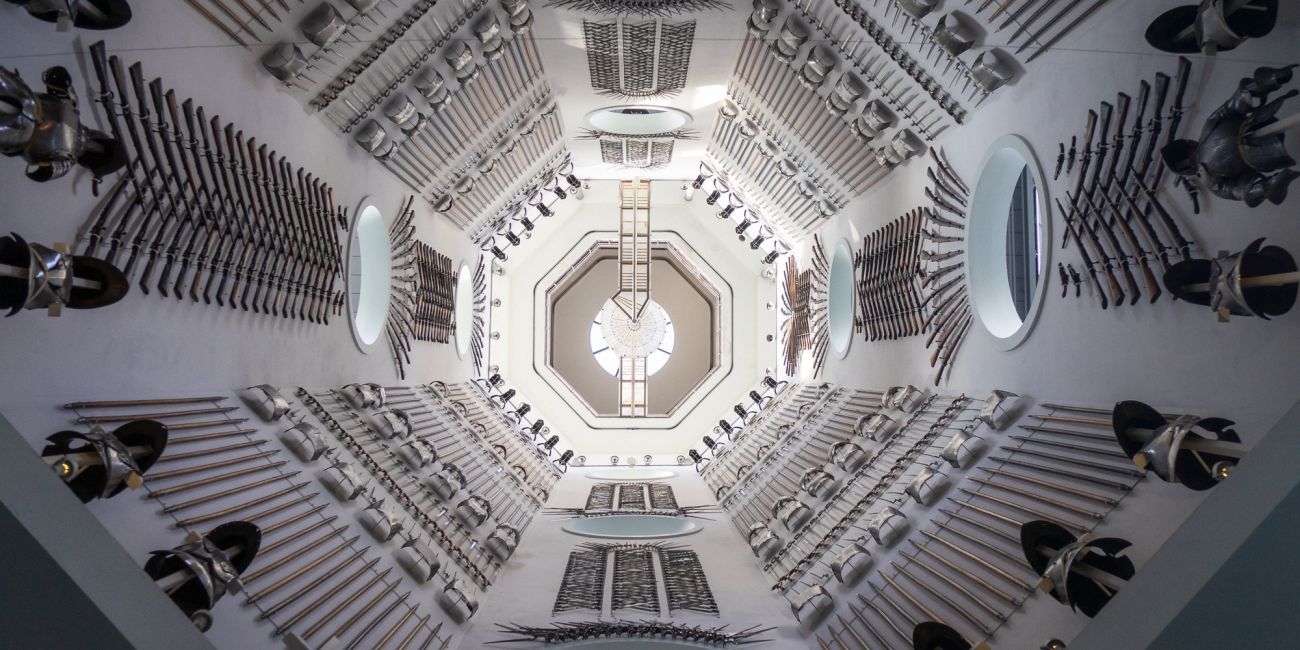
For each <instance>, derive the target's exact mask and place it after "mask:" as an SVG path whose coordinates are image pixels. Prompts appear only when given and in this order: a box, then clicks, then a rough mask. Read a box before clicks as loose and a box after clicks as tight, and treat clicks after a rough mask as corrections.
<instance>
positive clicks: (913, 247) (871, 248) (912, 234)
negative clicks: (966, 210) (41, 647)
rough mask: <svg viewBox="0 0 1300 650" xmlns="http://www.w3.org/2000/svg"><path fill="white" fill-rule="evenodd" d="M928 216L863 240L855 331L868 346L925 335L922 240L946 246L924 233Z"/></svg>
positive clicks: (856, 259)
mask: <svg viewBox="0 0 1300 650" xmlns="http://www.w3.org/2000/svg"><path fill="white" fill-rule="evenodd" d="M928 214H929V213H928V212H926V211H923V210H913V211H911V212H909V213H908V214H905V215H903V216H901V217H898V218H897V219H895V220H893V221H891V222H889V223H888V224H886V225H885V226H884V227H882V228H880V229H878V230H876V231H875V232H873V233H871V234H869V235H867V236H866V237H863V238H862V248H861V249H860V250H858V251H857V252H856V253H854V256H853V267H854V269H855V270H856V271H857V278H856V279H855V280H856V281H855V283H854V284H855V285H856V291H857V296H858V299H857V303H858V315H857V318H855V319H854V320H855V323H854V326H855V328H856V329H857V330H858V331H860V332H862V334H863V336H864V337H865V338H866V340H868V341H884V340H891V339H898V338H903V337H905V336H914V335H916V334H920V333H921V331H922V328H921V307H922V300H921V291H920V286H919V283H918V281H917V274H918V271H919V270H920V262H919V260H920V257H919V255H920V251H921V250H922V248H921V244H922V242H923V240H925V239H930V240H931V241H941V239H937V238H936V237H937V236H934V235H932V233H930V232H929V231H927V230H926V229H925V222H926V220H927V216H928Z"/></svg>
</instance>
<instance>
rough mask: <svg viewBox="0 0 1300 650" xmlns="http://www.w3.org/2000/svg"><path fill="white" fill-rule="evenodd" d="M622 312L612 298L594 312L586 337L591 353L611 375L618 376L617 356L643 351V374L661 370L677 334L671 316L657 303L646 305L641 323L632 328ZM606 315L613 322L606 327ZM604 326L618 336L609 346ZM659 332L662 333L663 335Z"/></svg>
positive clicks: (669, 354)
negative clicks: (589, 331) (644, 369)
mask: <svg viewBox="0 0 1300 650" xmlns="http://www.w3.org/2000/svg"><path fill="white" fill-rule="evenodd" d="M611 307H612V309H611ZM613 310H619V311H617V312H615V311H613ZM621 314H622V312H621V310H620V308H619V307H618V306H617V305H614V303H613V301H612V300H611V301H606V303H605V306H604V308H602V309H601V310H600V311H599V312H596V317H595V318H593V319H591V333H590V337H589V338H590V341H591V356H592V357H594V358H595V359H596V363H597V364H599V365H600V367H601V368H602V369H603V370H604V371H605V372H607V373H609V374H610V376H612V377H618V373H619V359H620V358H622V356H623V354H627V353H636V354H640V353H645V358H646V376H647V377H649V376H652V375H654V374H655V373H656V372H659V371H660V370H661V369H663V367H664V365H666V364H667V363H668V359H669V358H670V357H672V356H673V345H674V343H675V342H676V339H677V335H676V333H675V331H674V329H673V321H672V319H671V318H670V317H669V316H668V312H666V311H664V309H663V307H660V306H659V303H656V302H651V303H649V304H648V305H646V307H645V310H644V311H643V312H642V316H641V318H640V323H639V324H637V325H636V326H635V329H634V328H632V326H631V325H630V323H629V322H627V320H628V319H626V318H623V317H621ZM609 318H614V319H615V320H616V322H615V323H610V324H609V325H608V326H607V325H606V323H605V321H606V320H607V319H609ZM607 329H610V330H611V331H613V332H614V336H616V337H617V339H618V340H616V341H615V342H614V345H613V346H611V345H610V342H609V340H608V337H607V336H606V334H605V332H606V330H607ZM642 332H644V334H643V333H642ZM659 332H662V337H661V336H660V334H659ZM620 341H621V342H620ZM621 353H622V354H621Z"/></svg>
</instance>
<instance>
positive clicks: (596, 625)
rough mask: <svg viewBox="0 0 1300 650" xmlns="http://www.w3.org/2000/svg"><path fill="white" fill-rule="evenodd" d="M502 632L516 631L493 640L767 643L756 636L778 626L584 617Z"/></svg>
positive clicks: (513, 626)
mask: <svg viewBox="0 0 1300 650" xmlns="http://www.w3.org/2000/svg"><path fill="white" fill-rule="evenodd" d="M497 627H499V628H501V633H502V634H507V635H512V636H507V637H506V638H503V639H499V640H497V641H491V642H490V643H566V642H568V641H580V640H588V639H599V638H610V639H620V640H621V639H656V640H658V639H674V640H680V641H686V642H690V643H702V644H708V645H719V646H728V645H748V644H750V643H764V642H766V641H768V639H758V638H755V637H757V636H758V635H760V634H763V633H765V632H770V631H772V630H774V629H776V628H771V627H768V628H761V629H760V628H758V627H757V626H754V627H749V628H745V629H743V630H737V631H735V632H727V631H724V629H725V628H726V626H725V625H724V626H720V627H714V628H706V627H701V626H699V625H684V624H681V623H669V622H661V621H633V622H626V621H616V622H600V621H580V622H574V623H552V624H551V625H548V626H545V627H543V626H533V625H518V624H513V623H512V624H509V625H507V624H502V623H497Z"/></svg>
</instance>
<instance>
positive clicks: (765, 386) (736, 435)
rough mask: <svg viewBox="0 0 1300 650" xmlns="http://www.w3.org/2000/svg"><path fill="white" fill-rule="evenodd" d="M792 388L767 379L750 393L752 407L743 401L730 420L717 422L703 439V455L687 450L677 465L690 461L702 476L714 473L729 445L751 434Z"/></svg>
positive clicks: (724, 415)
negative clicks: (760, 418) (753, 425)
mask: <svg viewBox="0 0 1300 650" xmlns="http://www.w3.org/2000/svg"><path fill="white" fill-rule="evenodd" d="M789 385H790V382H788V381H777V380H775V379H773V378H772V377H770V376H769V377H764V378H763V379H762V381H760V382H759V383H758V384H757V385H756V386H755V387H754V388H753V389H751V390H750V391H749V399H750V402H752V404H751V405H748V406H747V405H746V404H745V403H744V402H743V401H742V402H740V403H738V404H736V405H735V406H733V407H732V413H734V414H735V415H734V416H731V419H730V420H728V419H727V418H728V414H723V417H721V418H719V419H718V426H716V427H714V428H713V436H717V439H716V440H715V439H714V438H713V437H712V436H704V437H703V438H702V439H701V442H703V443H704V454H700V452H698V451H696V450H695V449H690V450H687V452H686V455H685V456H678V457H677V462H678V463H679V464H682V465H685V464H687V463H688V462H690V463H694V465H695V471H696V472H699V473H700V475H701V476H705V475H707V474H708V473H711V470H710V468H711V467H712V464H713V461H714V460H716V459H717V458H719V457H720V456H721V455H722V453H723V452H724V451H726V450H729V449H730V444H731V443H735V442H739V441H740V440H741V439H742V438H743V437H745V436H746V435H747V434H748V433H749V432H748V431H746V430H745V428H746V427H748V426H749V425H750V424H751V423H752V422H754V421H756V420H757V418H758V416H760V415H762V413H763V410H764V409H767V408H769V407H771V406H773V405H775V404H778V403H780V402H781V401H783V400H784V399H785V397H786V396H785V390H786V388H787V387H788V386H789Z"/></svg>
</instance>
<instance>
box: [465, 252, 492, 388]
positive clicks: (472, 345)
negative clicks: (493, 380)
mask: <svg viewBox="0 0 1300 650" xmlns="http://www.w3.org/2000/svg"><path fill="white" fill-rule="evenodd" d="M473 290H474V306H473V310H472V311H473V314H474V316H473V321H472V322H471V323H470V329H469V349H470V353H471V354H472V355H473V358H474V374H475V375H476V376H481V375H482V374H483V362H484V360H486V357H487V346H486V345H485V344H484V342H483V339H484V335H485V334H486V330H487V318H488V272H487V258H485V257H483V256H479V260H478V265H477V266H475V267H474V280H473Z"/></svg>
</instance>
